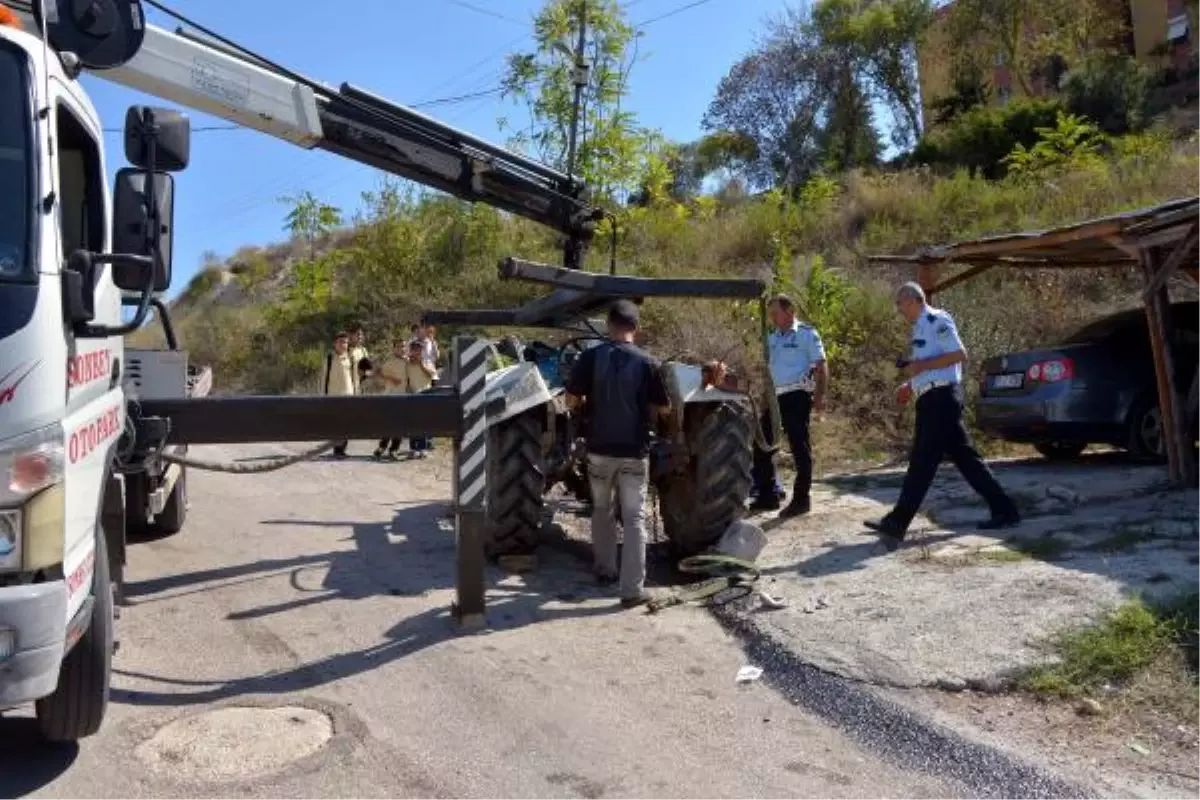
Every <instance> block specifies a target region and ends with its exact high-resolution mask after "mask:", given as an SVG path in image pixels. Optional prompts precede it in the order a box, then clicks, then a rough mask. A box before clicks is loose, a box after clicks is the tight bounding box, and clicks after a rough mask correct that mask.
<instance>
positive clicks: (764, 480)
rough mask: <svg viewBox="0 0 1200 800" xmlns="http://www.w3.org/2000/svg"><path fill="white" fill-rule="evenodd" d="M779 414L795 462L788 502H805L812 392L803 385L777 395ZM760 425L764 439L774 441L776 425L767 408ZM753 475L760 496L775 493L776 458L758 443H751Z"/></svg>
mask: <svg viewBox="0 0 1200 800" xmlns="http://www.w3.org/2000/svg"><path fill="white" fill-rule="evenodd" d="M779 418H780V421H781V422H782V423H783V432H784V434H785V435H786V436H787V440H788V447H789V448H791V451H792V459H793V461H794V462H795V464H796V483H795V486H794V488H793V489H792V500H791V502H792V503H793V504H798V505H804V504H805V503H808V502H809V495H810V494H811V493H812V472H813V462H812V442H811V441H810V438H809V423H810V421H811V420H812V395H811V394H809V393H808V392H806V391H804V390H803V389H795V390H793V391H790V392H787V393H786V394H781V395H779ZM761 425H762V431H763V436H764V438H765V439H766V440H767V443H768V444H772V445H773V444H775V426H773V425H772V424H771V412H770V409H768V410H767V411H764V412H763V415H762V420H761ZM753 477H754V486H755V488H756V489H757V490H758V497H759V498H760V499H762V498H767V497H774V496H775V484H776V480H775V460H774V459H773V458H772V456H771V454H770V453H767V452H766V451H764V450H761V449H760V448H759V447H758V446H757V444H756V445H755V447H754V469H753Z"/></svg>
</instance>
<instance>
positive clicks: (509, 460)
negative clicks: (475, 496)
mask: <svg viewBox="0 0 1200 800" xmlns="http://www.w3.org/2000/svg"><path fill="white" fill-rule="evenodd" d="M544 419H545V410H544V409H543V408H541V407H539V408H536V409H533V410H531V411H526V412H525V413H523V414H518V415H517V416H515V417H512V418H511V419H506V420H504V421H503V422H500V423H497V424H496V425H493V426H492V428H491V429H490V430H489V431H488V454H487V458H488V514H487V522H488V524H487V535H486V547H487V553H488V557H489V558H496V557H498V556H506V555H524V554H529V553H532V552H533V551H534V550H536V549H537V542H538V531H539V530H541V527H542V513H543V510H544V508H545V505H546V501H545V497H544V495H543V492H544V490H545V486H546V463H545V457H544V455H543V453H542V427H543V420H544Z"/></svg>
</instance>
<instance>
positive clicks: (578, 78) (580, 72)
mask: <svg viewBox="0 0 1200 800" xmlns="http://www.w3.org/2000/svg"><path fill="white" fill-rule="evenodd" d="M586 46H587V0H579V43H578V44H577V45H576V46H575V69H574V70H572V72H571V80H572V82H573V83H574V84H575V101H574V103H573V104H572V106H571V132H570V134H569V136H568V138H567V177H568V178H570V177H574V175H575V143H576V139H577V138H578V136H579V110H580V105H581V103H582V101H583V90H584V87H586V86H587V82H588V63H587V60H586V59H585V58H584V52H583V50H584V48H585V47H586Z"/></svg>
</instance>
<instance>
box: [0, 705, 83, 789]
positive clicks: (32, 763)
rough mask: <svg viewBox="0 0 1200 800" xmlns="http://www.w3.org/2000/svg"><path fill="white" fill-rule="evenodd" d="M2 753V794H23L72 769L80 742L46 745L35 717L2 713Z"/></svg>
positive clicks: (0, 723)
mask: <svg viewBox="0 0 1200 800" xmlns="http://www.w3.org/2000/svg"><path fill="white" fill-rule="evenodd" d="M0 754H2V755H0V797H23V796H25V795H27V794H29V793H30V792H35V791H37V790H38V789H41V788H42V787H44V786H46V785H47V784H49V783H51V782H52V781H54V780H55V779H56V778H58V777H59V776H60V775H62V774H63V773H64V772H66V771H67V770H68V769H70V767H71V765H72V764H74V763H75V758H76V757H77V756H78V755H79V745H77V744H63V745H51V744H47V743H46V742H45V740H43V739H42V737H41V734H40V733H38V729H37V723H36V722H35V721H34V720H33V718H32V717H15V716H0ZM13 765H19V766H20V769H13V768H12V766H13Z"/></svg>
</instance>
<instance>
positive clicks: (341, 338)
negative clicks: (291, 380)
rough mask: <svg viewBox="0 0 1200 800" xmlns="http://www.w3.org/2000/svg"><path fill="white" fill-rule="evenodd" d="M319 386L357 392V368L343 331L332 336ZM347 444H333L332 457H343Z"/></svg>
mask: <svg viewBox="0 0 1200 800" xmlns="http://www.w3.org/2000/svg"><path fill="white" fill-rule="evenodd" d="M321 386H322V388H323V392H324V394H339V395H345V394H351V395H352V394H358V390H359V381H358V369H357V366H356V364H355V363H354V360H353V358H352V357H351V355H350V336H349V334H347V333H345V332H339V333H338V334H337V335H335V336H334V337H333V349H332V350H330V351H329V353H327V354H326V356H325V370H324V376H323V377H322V379H321ZM348 445H349V442H348V441H347V440H345V439H343V440H342V441H340V442H338V443H337V444H336V445H334V448H333V457H334V458H345V457H346V447H347V446H348Z"/></svg>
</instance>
